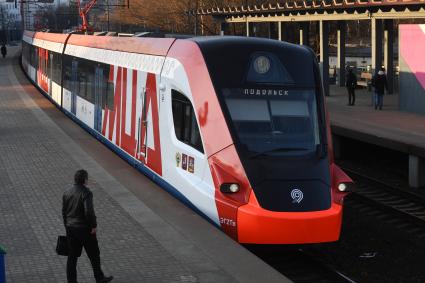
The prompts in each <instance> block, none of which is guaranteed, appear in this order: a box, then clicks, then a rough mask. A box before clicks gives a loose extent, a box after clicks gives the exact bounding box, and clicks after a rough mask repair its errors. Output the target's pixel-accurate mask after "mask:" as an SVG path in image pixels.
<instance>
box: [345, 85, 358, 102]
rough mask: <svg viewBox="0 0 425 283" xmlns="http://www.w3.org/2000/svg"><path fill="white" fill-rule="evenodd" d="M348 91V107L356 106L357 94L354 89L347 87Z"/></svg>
mask: <svg viewBox="0 0 425 283" xmlns="http://www.w3.org/2000/svg"><path fill="white" fill-rule="evenodd" d="M347 90H348V105H354V103H355V102H356V93H355V89H354V88H353V87H347Z"/></svg>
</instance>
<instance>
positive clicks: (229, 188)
mask: <svg viewBox="0 0 425 283" xmlns="http://www.w3.org/2000/svg"><path fill="white" fill-rule="evenodd" d="M239 189H240V187H239V184H236V183H231V184H222V185H221V186H220V191H221V192H222V193H225V194H231V193H237V192H239Z"/></svg>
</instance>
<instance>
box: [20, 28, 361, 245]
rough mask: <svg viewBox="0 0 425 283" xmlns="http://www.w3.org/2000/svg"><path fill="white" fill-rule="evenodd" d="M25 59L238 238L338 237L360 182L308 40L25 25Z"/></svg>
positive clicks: (132, 159) (65, 107)
mask: <svg viewBox="0 0 425 283" xmlns="http://www.w3.org/2000/svg"><path fill="white" fill-rule="evenodd" d="M21 65H22V68H23V70H24V72H25V73H26V74H27V76H28V78H29V79H30V80H31V81H32V83H33V84H34V85H35V86H37V87H38V88H39V89H40V91H41V92H42V93H43V95H44V96H45V97H46V98H48V99H49V100H50V101H51V102H52V103H53V104H55V105H56V106H57V107H58V108H59V109H60V110H61V111H63V112H64V113H65V114H66V115H67V116H68V117H70V118H71V119H72V120H74V121H75V122H77V123H78V124H79V125H80V126H82V127H83V128H84V129H85V130H87V131H88V132H89V133H91V134H92V135H93V136H95V137H96V138H98V139H99V140H100V141H101V142H102V143H104V144H105V145H106V146H108V147H109V148H110V149H112V150H113V151H114V152H115V153H117V154H118V155H119V156H121V157H122V158H123V159H125V160H126V161H127V162H129V163H130V164H131V165H133V166H134V167H135V168H137V169H138V170H139V171H141V172H142V173H144V174H145V175H146V176H148V177H149V178H151V179H152V180H153V181H154V182H155V183H157V184H158V185H159V186H160V187H162V188H164V189H165V190H167V191H168V192H170V193H171V194H173V195H174V196H175V197H177V198H178V199H180V200H181V201H182V202H184V203H185V204H186V205H188V206H189V207H190V208H192V209H194V210H195V211H196V212H197V213H199V214H200V215H201V216H203V217H205V218H206V219H207V220H208V221H210V222H211V223H213V224H214V225H216V226H217V227H218V228H220V229H221V230H222V231H224V232H225V233H226V234H227V235H228V236H230V237H231V238H233V239H234V240H235V241H237V242H239V243H241V244H306V243H322V242H333V241H337V240H338V239H339V237H340V231H341V225H342V213H343V200H344V197H345V196H346V195H347V194H348V193H349V192H350V191H352V190H353V188H354V184H353V181H352V180H351V179H350V178H349V177H348V176H347V175H346V174H345V173H344V172H343V171H342V170H341V169H340V168H339V167H338V166H337V165H336V164H335V163H334V158H333V153H332V152H333V149H332V140H331V133H330V124H329V119H328V114H327V111H326V107H325V99H324V95H323V86H322V82H321V76H320V71H319V65H318V63H317V61H316V57H315V54H314V53H313V51H312V50H311V49H310V48H308V47H305V46H298V45H295V44H290V43H286V42H282V41H277V40H270V39H262V38H249V37H236V36H221V37H220V36H212V37H193V38H186V39H177V38H138V37H112V36H96V35H84V34H75V33H70V34H56V33H48V32H31V31H25V32H24V35H23V39H22V56H21Z"/></svg>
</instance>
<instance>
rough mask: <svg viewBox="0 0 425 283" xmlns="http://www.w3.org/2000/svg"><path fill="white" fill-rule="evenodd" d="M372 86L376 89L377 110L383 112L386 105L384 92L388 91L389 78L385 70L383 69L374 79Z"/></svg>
mask: <svg viewBox="0 0 425 283" xmlns="http://www.w3.org/2000/svg"><path fill="white" fill-rule="evenodd" d="M372 86H373V87H374V88H375V99H374V102H375V110H377V109H378V108H379V110H382V105H383V104H384V92H385V90H387V91H388V83H387V76H386V75H385V72H384V68H381V69H380V70H379V71H378V73H377V74H375V76H373V78H372Z"/></svg>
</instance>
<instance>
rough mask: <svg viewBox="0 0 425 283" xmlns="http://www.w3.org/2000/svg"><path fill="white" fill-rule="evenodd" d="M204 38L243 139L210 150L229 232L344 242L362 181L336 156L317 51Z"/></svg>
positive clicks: (274, 239) (222, 97) (235, 131)
mask: <svg viewBox="0 0 425 283" xmlns="http://www.w3.org/2000/svg"><path fill="white" fill-rule="evenodd" d="M197 44H198V45H199V47H200V50H201V52H202V54H203V57H204V60H205V63H206V66H207V68H208V72H209V75H210V77H211V81H212V84H213V86H214V89H215V92H216V94H217V97H218V101H219V104H220V107H221V109H222V111H223V116H224V118H225V120H226V124H227V127H228V129H223V131H225V130H228V131H229V132H230V135H231V137H232V140H233V144H232V145H230V146H229V147H227V148H224V149H223V150H221V151H219V152H217V153H214V154H213V155H211V156H210V157H209V164H210V168H211V173H212V177H213V181H214V185H215V187H216V194H215V198H216V205H217V210H218V214H219V221H220V225H221V227H222V229H223V230H224V231H225V232H226V233H227V234H229V235H230V236H232V237H233V238H235V239H236V240H237V241H239V242H241V243H256V244H300V243H319V242H332V241H336V240H338V238H339V235H340V229H341V222H342V201H343V197H344V195H345V194H346V193H347V188H349V187H350V184H351V182H352V181H351V180H350V179H349V177H347V176H346V175H345V174H344V172H342V171H341V170H340V169H339V168H338V167H337V166H336V165H335V164H334V162H333V156H332V145H331V139H330V134H329V131H330V128H329V124H328V122H327V117H326V116H327V114H326V110H325V101H324V96H323V91H322V86H321V79H320V72H319V68H318V64H317V62H316V60H315V56H314V54H313V52H311V50H310V49H308V48H306V47H301V46H296V45H293V44H288V43H283V42H279V41H273V40H265V39H253V38H251V39H243V38H232V37H230V38H227V39H221V40H220V39H199V40H197ZM219 134H220V133H217V135H219Z"/></svg>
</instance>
